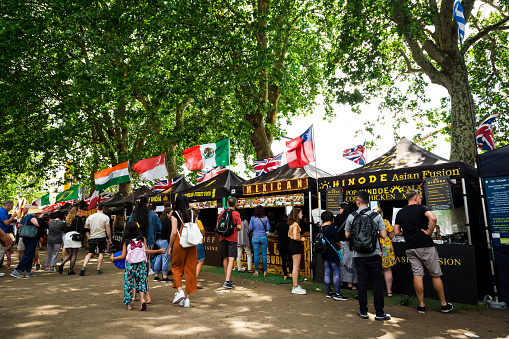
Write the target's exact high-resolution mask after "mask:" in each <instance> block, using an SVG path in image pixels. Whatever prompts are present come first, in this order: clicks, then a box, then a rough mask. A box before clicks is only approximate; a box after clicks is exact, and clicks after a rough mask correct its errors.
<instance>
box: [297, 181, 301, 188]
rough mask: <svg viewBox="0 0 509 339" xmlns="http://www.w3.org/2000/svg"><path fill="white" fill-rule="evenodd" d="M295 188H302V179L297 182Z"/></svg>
mask: <svg viewBox="0 0 509 339" xmlns="http://www.w3.org/2000/svg"><path fill="white" fill-rule="evenodd" d="M297 188H302V179H299V180H297Z"/></svg>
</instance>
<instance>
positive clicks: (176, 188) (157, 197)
mask: <svg viewBox="0 0 509 339" xmlns="http://www.w3.org/2000/svg"><path fill="white" fill-rule="evenodd" d="M191 187H193V185H191V184H190V183H189V182H187V181H186V179H184V178H182V179H181V180H179V181H178V182H177V183H176V184H175V185H173V186H171V187H170V188H168V189H167V190H164V191H163V192H160V193H156V194H153V195H151V196H149V197H148V201H150V202H152V203H155V204H158V203H159V204H162V203H163V202H166V201H170V199H171V194H172V193H179V192H182V191H185V190H187V189H190V188H191Z"/></svg>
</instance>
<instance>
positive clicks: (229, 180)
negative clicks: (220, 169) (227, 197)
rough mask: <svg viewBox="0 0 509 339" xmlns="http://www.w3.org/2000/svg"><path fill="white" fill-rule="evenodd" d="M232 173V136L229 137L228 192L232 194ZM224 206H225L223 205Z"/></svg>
mask: <svg viewBox="0 0 509 339" xmlns="http://www.w3.org/2000/svg"><path fill="white" fill-rule="evenodd" d="M231 173H232V160H231V155H230V138H229V137H228V192H229V193H230V194H231V192H232V189H231V181H232V180H231ZM223 207H224V206H223Z"/></svg>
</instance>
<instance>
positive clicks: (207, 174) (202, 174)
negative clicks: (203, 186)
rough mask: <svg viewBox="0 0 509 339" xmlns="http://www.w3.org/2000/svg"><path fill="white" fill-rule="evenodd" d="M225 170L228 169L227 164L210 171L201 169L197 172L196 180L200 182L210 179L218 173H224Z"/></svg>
mask: <svg viewBox="0 0 509 339" xmlns="http://www.w3.org/2000/svg"><path fill="white" fill-rule="evenodd" d="M224 171H226V166H218V167H214V168H213V169H211V170H210V171H199V172H198V173H197V174H196V182H197V183H200V182H203V181H205V180H209V179H211V178H213V177H215V176H216V175H218V174H221V173H223V172H224Z"/></svg>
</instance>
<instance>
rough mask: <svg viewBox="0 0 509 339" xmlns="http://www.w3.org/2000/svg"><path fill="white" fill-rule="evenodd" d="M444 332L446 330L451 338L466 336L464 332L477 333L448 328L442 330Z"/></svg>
mask: <svg viewBox="0 0 509 339" xmlns="http://www.w3.org/2000/svg"><path fill="white" fill-rule="evenodd" d="M444 332H447V333H448V334H449V335H450V336H451V337H453V338H466V336H465V333H469V334H475V335H479V334H477V333H475V331H471V330H465V329H448V330H444Z"/></svg>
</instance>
